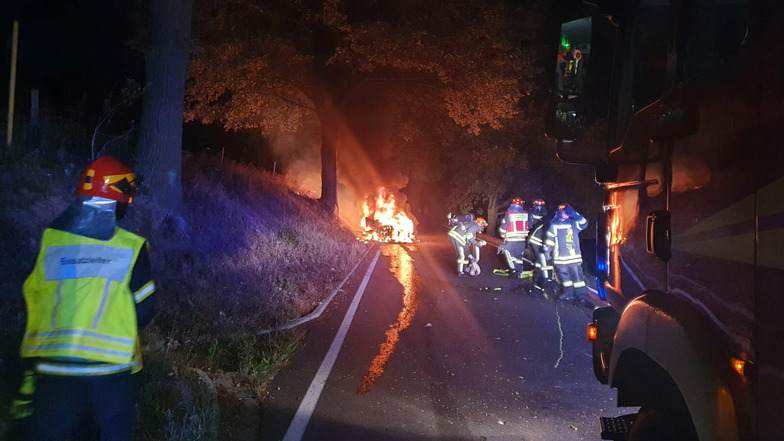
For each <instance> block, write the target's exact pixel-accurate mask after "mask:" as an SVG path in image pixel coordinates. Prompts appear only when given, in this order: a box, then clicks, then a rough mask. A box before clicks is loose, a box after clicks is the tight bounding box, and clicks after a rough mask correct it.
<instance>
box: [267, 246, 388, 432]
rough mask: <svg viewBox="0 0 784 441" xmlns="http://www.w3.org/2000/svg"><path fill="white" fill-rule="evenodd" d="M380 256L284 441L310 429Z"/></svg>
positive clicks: (372, 265)
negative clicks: (314, 413)
mask: <svg viewBox="0 0 784 441" xmlns="http://www.w3.org/2000/svg"><path fill="white" fill-rule="evenodd" d="M380 254H381V249H380V248H379V250H378V251H376V256H375V257H374V258H373V262H371V263H370V267H368V270H367V272H366V273H365V278H364V279H362V283H361V284H360V285H359V289H357V292H356V294H354V300H353V301H352V302H351V305H350V306H349V307H348V311H346V316H345V317H344V318H343V323H341V325H340V329H338V332H337V334H335V339H334V340H332V345H331V346H330V347H329V351H327V355H326V356H325V357H324V361H322V362H321V366H320V367H319V369H318V372H316V375H315V376H314V377H313V381H312V382H311V383H310V387H308V391H307V392H306V393H305V396H304V397H303V398H302V402H300V404H299V408H297V413H296V415H294V418H293V419H292V420H291V424H290V425H289V428H288V430H287V431H286V436H284V437H283V441H300V440H301V439H302V436H303V435H304V434H305V429H306V428H307V427H308V422H309V421H310V417H311V416H312V415H313V411H314V410H315V408H316V403H317V402H318V399H319V397H320V396H321V391H322V390H323V389H324V385H325V384H326V383H327V378H329V373H330V372H331V371H332V367H333V366H334V365H335V360H337V358H338V353H339V352H340V348H341V347H342V346H343V341H344V340H345V339H346V334H348V328H349V327H350V326H351V321H352V320H353V319H354V314H355V313H356V311H357V307H358V306H359V301H360V300H362V295H363V294H364V293H365V288H366V287H367V284H368V281H370V276H371V274H373V269H374V268H375V267H376V262H378V257H379V255H380Z"/></svg>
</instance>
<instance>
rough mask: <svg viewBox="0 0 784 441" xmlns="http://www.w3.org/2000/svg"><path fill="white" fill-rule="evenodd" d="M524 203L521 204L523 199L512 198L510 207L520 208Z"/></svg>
mask: <svg viewBox="0 0 784 441" xmlns="http://www.w3.org/2000/svg"><path fill="white" fill-rule="evenodd" d="M524 203H525V202H523V198H518V197H515V198H512V205H518V206H520V207H522V206H523V204H524Z"/></svg>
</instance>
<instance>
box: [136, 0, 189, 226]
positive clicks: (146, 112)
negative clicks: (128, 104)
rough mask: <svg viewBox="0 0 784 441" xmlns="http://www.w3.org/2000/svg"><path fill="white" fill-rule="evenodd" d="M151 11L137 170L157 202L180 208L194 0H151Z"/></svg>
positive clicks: (173, 208) (175, 209)
mask: <svg viewBox="0 0 784 441" xmlns="http://www.w3.org/2000/svg"><path fill="white" fill-rule="evenodd" d="M149 12H150V26H149V40H148V42H147V47H146V49H145V86H144V98H143V100H144V101H143V107H142V116H141V122H140V127H139V164H138V171H139V174H140V175H141V176H142V177H143V179H144V186H145V187H146V188H148V189H149V191H150V193H151V195H152V196H153V198H154V199H155V200H156V201H158V202H159V203H160V204H161V205H164V206H167V207H169V208H171V209H172V210H174V211H179V209H180V208H181V204H182V180H181V177H182V124H183V107H184V104H183V103H184V95H185V76H186V72H187V69H188V58H189V51H190V47H191V40H190V34H191V15H192V12H193V0H152V1H151V2H150V11H149Z"/></svg>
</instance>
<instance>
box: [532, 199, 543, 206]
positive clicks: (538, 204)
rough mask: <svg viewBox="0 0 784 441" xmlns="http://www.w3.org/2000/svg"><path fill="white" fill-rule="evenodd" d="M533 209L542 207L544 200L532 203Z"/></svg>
mask: <svg viewBox="0 0 784 441" xmlns="http://www.w3.org/2000/svg"><path fill="white" fill-rule="evenodd" d="M534 207H544V199H537V200H535V201H534Z"/></svg>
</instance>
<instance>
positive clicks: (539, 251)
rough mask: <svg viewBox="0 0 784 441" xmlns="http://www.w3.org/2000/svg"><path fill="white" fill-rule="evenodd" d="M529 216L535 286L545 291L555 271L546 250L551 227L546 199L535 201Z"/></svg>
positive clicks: (529, 250)
mask: <svg viewBox="0 0 784 441" xmlns="http://www.w3.org/2000/svg"><path fill="white" fill-rule="evenodd" d="M529 218H530V220H531V222H530V225H531V228H530V230H529V231H528V252H529V253H530V255H531V257H532V258H533V259H534V287H535V288H536V289H538V290H540V291H544V289H545V284H546V283H547V282H549V281H550V280H551V279H552V271H553V266H552V259H549V258H548V257H547V253H545V250H544V242H545V240H546V235H547V230H548V229H549V227H550V220H549V219H548V218H547V208H546V207H545V202H544V199H537V200H535V201H534V206H533V208H532V209H531V212H530V214H529Z"/></svg>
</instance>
